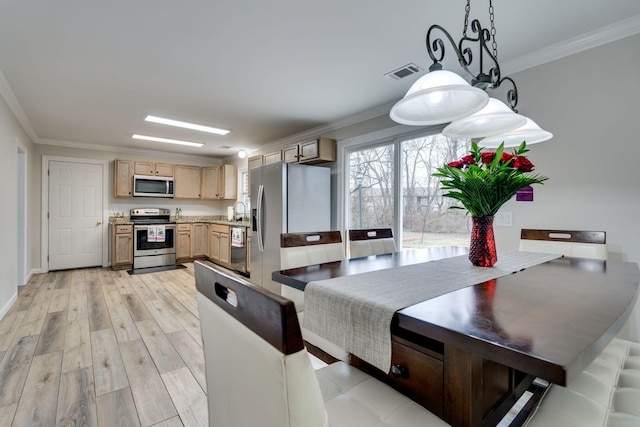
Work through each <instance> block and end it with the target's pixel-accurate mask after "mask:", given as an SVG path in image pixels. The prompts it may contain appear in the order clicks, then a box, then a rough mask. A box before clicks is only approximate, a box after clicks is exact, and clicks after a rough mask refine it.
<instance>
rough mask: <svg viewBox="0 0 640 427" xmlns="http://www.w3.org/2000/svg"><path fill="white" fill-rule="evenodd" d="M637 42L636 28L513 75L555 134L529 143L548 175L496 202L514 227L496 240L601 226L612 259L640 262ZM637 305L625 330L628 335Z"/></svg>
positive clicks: (634, 330)
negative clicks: (530, 190) (528, 231)
mask: <svg viewBox="0 0 640 427" xmlns="http://www.w3.org/2000/svg"><path fill="white" fill-rule="evenodd" d="M638 46H640V35H636V36H633V37H630V38H627V39H624V40H621V41H618V42H615V43H611V44H608V45H605V46H601V47H598V48H595V49H592V50H589V51H586V52H582V53H579V54H576V55H573V56H571V57H568V58H564V59H561V60H558V61H554V62H552V63H549V64H546V65H543V66H540V67H537V68H535V69H531V70H527V71H523V72H521V73H518V74H516V75H514V76H513V77H514V79H515V80H516V82H517V83H518V88H519V92H520V100H521V101H520V104H521V105H520V112H521V113H522V114H524V115H528V116H530V117H532V118H534V120H536V121H537V122H538V123H539V124H540V125H541V126H542V127H543V128H545V129H548V130H549V131H551V132H553V134H554V138H553V139H552V140H550V141H547V142H544V143H541V144H537V145H532V146H531V152H530V153H529V155H530V159H531V160H532V161H533V163H534V164H535V165H536V171H537V172H540V173H541V174H543V175H546V176H548V177H549V181H547V182H546V183H545V185H543V186H536V187H535V190H534V198H535V200H534V201H533V202H530V203H529V202H516V201H513V200H512V201H510V202H509V203H507V204H506V205H505V206H504V207H503V210H504V211H511V212H513V227H496V228H495V231H496V239H497V242H498V245H499V246H500V247H504V248H511V249H516V248H517V247H518V240H519V237H520V236H519V232H520V229H521V228H551V229H554V228H555V229H569V230H571V229H573V230H604V231H606V232H607V245H608V248H609V251H610V257H611V258H612V259H621V260H624V261H632V262H636V263H640V223H639V221H638V216H639V215H640V214H639V213H640V168H639V166H638V164H639V159H640V143H638V123H639V122H640V80H639V79H638V70H639V69H640V56H639V55H638V53H639V50H638ZM637 307H638V306H637ZM637 312H638V308H636V313H634V315H633V317H634V318H633V319H632V322H631V324H630V329H629V331H628V332H629V334H630V335H629V336H630V337H632V338H634V339H635V340H638V330H639V329H640V323H639V321H640V319H638V316H637Z"/></svg>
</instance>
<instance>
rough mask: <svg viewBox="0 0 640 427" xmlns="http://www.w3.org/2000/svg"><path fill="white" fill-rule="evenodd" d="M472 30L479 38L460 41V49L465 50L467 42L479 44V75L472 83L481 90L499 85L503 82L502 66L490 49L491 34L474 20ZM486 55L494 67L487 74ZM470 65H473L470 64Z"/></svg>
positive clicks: (475, 76)
mask: <svg viewBox="0 0 640 427" xmlns="http://www.w3.org/2000/svg"><path fill="white" fill-rule="evenodd" d="M471 30H472V31H473V33H475V34H477V37H468V36H466V35H465V36H463V37H462V39H460V44H459V49H460V50H463V46H462V45H463V44H464V43H465V42H469V43H471V44H474V43H477V44H478V58H479V59H478V61H479V67H478V70H479V72H478V74H477V75H474V79H473V80H472V81H471V84H472V85H473V86H476V87H479V88H481V89H486V88H487V87H488V86H496V85H497V83H498V82H499V81H500V80H501V77H500V65H499V64H498V59H497V58H496V57H495V54H494V53H493V52H492V51H491V49H489V45H488V43H489V42H490V41H491V32H490V31H489V30H488V29H486V28H483V27H482V25H481V24H480V21H479V20H477V19H474V20H473V21H472V22H471ZM464 49H465V50H470V49H471V48H470V47H466V48H464ZM485 55H486V56H488V58H489V59H490V60H491V62H492V63H493V64H492V67H491V68H490V69H489V71H488V72H485V71H484V70H485ZM468 65H471V62H469V64H468Z"/></svg>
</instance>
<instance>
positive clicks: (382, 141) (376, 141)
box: [336, 125, 445, 248]
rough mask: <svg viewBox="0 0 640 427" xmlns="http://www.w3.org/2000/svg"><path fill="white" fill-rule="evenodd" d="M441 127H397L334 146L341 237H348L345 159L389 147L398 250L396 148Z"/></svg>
mask: <svg viewBox="0 0 640 427" xmlns="http://www.w3.org/2000/svg"><path fill="white" fill-rule="evenodd" d="M444 127H445V125H437V126H429V127H424V128H420V129H418V130H416V129H415V128H413V127H409V126H404V125H398V126H394V127H391V128H387V129H383V130H380V131H377V132H372V133H368V134H364V135H359V136H356V137H353V138H348V139H344V140H343V141H341V142H340V144H339V146H338V153H337V154H338V155H337V164H338V168H337V180H338V185H337V190H338V197H337V206H336V208H337V210H338V215H337V222H338V224H337V225H338V229H339V230H343V233H345V235H348V233H349V211H348V207H349V179H348V177H349V156H350V155H351V153H352V152H354V151H359V150H363V149H367V148H374V147H379V146H384V145H389V144H391V145H392V146H393V152H394V156H393V158H394V171H393V174H394V176H393V179H394V188H393V197H394V212H393V227H392V229H393V236H394V240H395V242H396V247H398V248H401V247H402V234H403V232H402V217H403V209H402V204H401V203H400V200H401V197H402V186H401V185H398V183H399V182H402V181H401V174H402V156H401V155H400V144H401V143H402V141H405V140H408V139H415V138H421V137H428V136H432V135H437V134H439V133H442V130H443V129H444Z"/></svg>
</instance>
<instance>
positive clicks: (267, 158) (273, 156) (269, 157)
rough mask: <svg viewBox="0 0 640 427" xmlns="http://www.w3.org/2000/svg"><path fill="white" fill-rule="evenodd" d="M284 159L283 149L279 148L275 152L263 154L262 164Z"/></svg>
mask: <svg viewBox="0 0 640 427" xmlns="http://www.w3.org/2000/svg"><path fill="white" fill-rule="evenodd" d="M280 161H282V151H280V150H278V151H275V152H273V153H267V154H265V155H263V156H262V164H263V165H268V164H271V163H276V162H280Z"/></svg>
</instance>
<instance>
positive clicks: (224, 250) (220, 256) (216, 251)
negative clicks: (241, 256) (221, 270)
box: [209, 224, 231, 266]
mask: <svg viewBox="0 0 640 427" xmlns="http://www.w3.org/2000/svg"><path fill="white" fill-rule="evenodd" d="M230 255H231V246H230V241H229V226H227V225H220V224H211V225H210V226H209V259H211V261H213V262H216V263H218V264H221V265H224V266H229V264H230V262H231V259H230Z"/></svg>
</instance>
